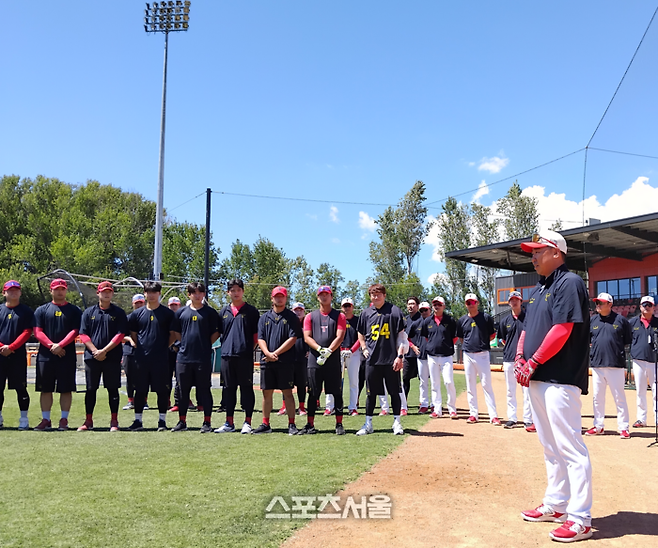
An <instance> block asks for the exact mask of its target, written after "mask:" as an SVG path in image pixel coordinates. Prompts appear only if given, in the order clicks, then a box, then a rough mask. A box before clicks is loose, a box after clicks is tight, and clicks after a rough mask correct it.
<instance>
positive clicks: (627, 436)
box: [619, 430, 631, 440]
mask: <svg viewBox="0 0 658 548" xmlns="http://www.w3.org/2000/svg"><path fill="white" fill-rule="evenodd" d="M619 437H620V438H621V439H622V440H629V439H631V433H630V432H629V431H628V430H622V431H621V432H619Z"/></svg>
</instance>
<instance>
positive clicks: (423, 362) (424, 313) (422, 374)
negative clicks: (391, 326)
mask: <svg viewBox="0 0 658 548" xmlns="http://www.w3.org/2000/svg"><path fill="white" fill-rule="evenodd" d="M418 311H419V312H420V318H421V320H420V323H419V325H418V326H417V329H418V333H419V335H420V328H421V327H422V325H423V320H424V319H426V318H429V317H431V316H432V307H431V305H430V303H428V302H426V301H423V302H422V303H420V304H419V305H418ZM419 338H420V344H419V345H417V347H418V349H419V350H420V353H419V354H418V357H417V360H418V392H419V399H420V407H419V409H418V414H419V415H424V414H426V413H428V412H429V406H430V401H429V398H428V390H427V388H428V380H429V378H430V367H429V362H428V360H427V338H425V337H423V336H422V335H420V337H419ZM409 344H410V345H411V343H409ZM432 411H433V410H432Z"/></svg>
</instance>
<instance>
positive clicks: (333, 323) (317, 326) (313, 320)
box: [304, 308, 347, 367]
mask: <svg viewBox="0 0 658 548" xmlns="http://www.w3.org/2000/svg"><path fill="white" fill-rule="evenodd" d="M341 316H342V317H343V321H345V325H346V326H347V319H346V318H345V315H344V314H343V313H342V312H341V311H340V310H336V309H335V308H332V309H331V310H330V312H329V314H323V313H322V311H321V310H320V309H318V310H314V311H313V312H311V313H310V314H309V315H308V316H306V318H304V324H305V325H304V328H305V329H306V330H308V327H307V326H308V325H309V323H310V325H311V336H312V337H313V340H314V341H315V342H316V343H318V344H319V345H320V346H321V347H323V348H329V346H330V345H331V343H332V342H334V339H335V338H336V334H337V332H338V324H339V320H340V317H341ZM340 323H342V322H340ZM346 331H347V329H346ZM319 355H320V354H319V353H318V351H317V350H316V349H315V348H311V347H310V346H309V349H308V366H309V367H319V366H318V363H317V359H318V356H319ZM327 366H334V367H340V352H334V353H333V354H331V356H329V358H328V359H327V361H326V362H324V366H322V367H327Z"/></svg>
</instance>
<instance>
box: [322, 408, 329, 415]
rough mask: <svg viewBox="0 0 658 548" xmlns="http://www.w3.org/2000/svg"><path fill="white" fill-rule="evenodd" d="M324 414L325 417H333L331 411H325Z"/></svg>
mask: <svg viewBox="0 0 658 548" xmlns="http://www.w3.org/2000/svg"><path fill="white" fill-rule="evenodd" d="M322 414H323V415H324V416H325V417H328V416H329V415H331V409H325V410H324V413H322Z"/></svg>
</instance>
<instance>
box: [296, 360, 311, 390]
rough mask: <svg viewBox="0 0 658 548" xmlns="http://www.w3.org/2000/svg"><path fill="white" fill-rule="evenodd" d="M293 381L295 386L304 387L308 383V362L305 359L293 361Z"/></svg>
mask: <svg viewBox="0 0 658 548" xmlns="http://www.w3.org/2000/svg"><path fill="white" fill-rule="evenodd" d="M294 383H295V386H296V387H297V388H301V387H304V388H306V385H308V362H307V361H306V360H304V361H303V362H295V378H294Z"/></svg>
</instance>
